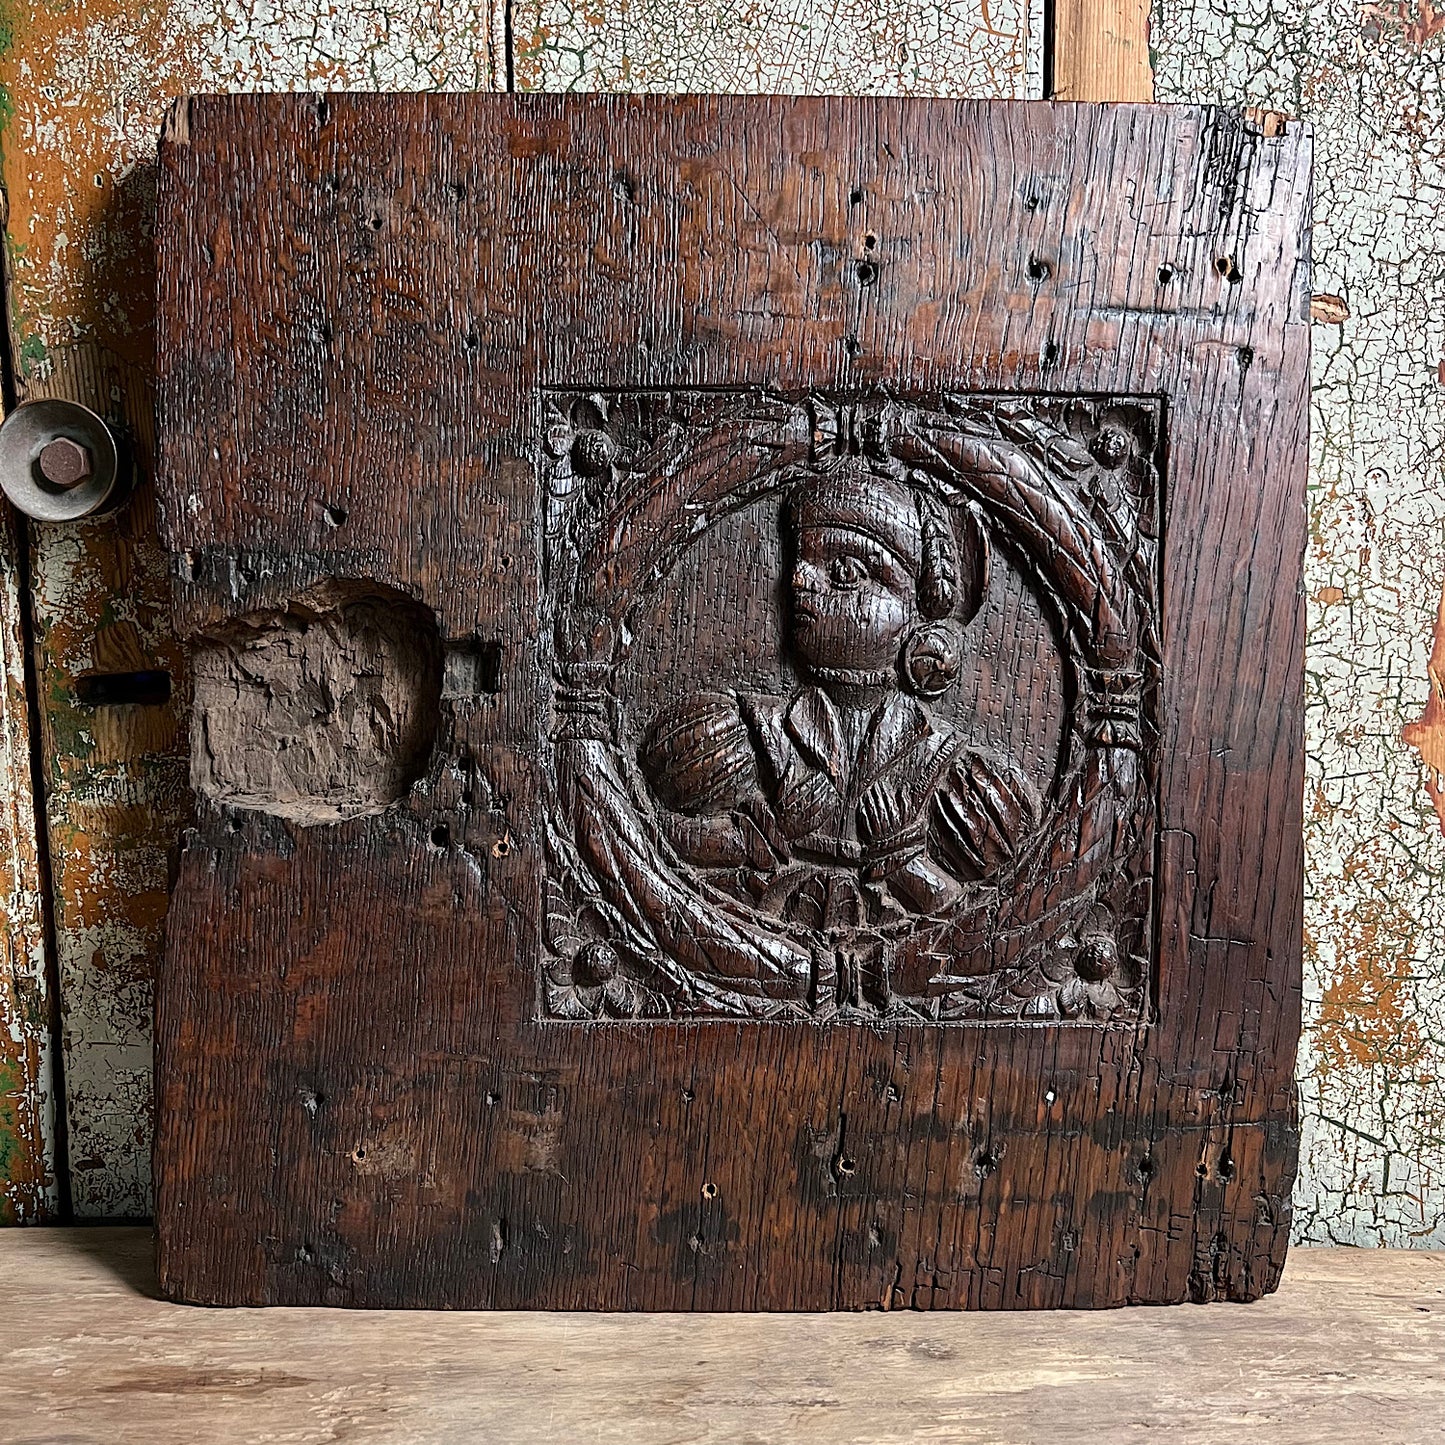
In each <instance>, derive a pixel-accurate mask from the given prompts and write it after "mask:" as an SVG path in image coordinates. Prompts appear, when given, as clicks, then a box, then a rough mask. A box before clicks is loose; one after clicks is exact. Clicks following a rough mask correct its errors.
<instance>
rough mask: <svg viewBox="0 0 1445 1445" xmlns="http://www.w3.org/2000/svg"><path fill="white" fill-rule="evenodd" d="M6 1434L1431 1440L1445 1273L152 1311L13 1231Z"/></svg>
mask: <svg viewBox="0 0 1445 1445" xmlns="http://www.w3.org/2000/svg"><path fill="white" fill-rule="evenodd" d="M0 1275H3V1278H4V1279H5V1281H6V1294H7V1301H8V1302H9V1303H10V1305H11V1308H12V1309H13V1310H14V1311H15V1312H16V1313H17V1315H18V1316H19V1317H21V1318H23V1319H25V1320H26V1322H27V1330H26V1332H25V1333H24V1334H23V1335H19V1336H14V1335H12V1336H9V1337H7V1338H6V1340H5V1341H4V1342H3V1343H0V1419H3V1420H4V1421H5V1426H6V1429H7V1431H8V1436H9V1438H12V1439H14V1440H15V1441H17V1442H32V1441H33V1442H39V1441H52V1440H65V1441H67V1442H74V1445H173V1442H174V1445H189V1442H191V1441H193V1440H208V1441H209V1440H243V1439H244V1440H270V1439H276V1440H284V1441H287V1442H291V1445H313V1442H314V1445H322V1442H329V1441H334V1440H337V1439H345V1440H355V1441H359V1442H365V1445H383V1442H384V1445H471V1442H473V1441H476V1440H479V1439H481V1440H505V1441H507V1442H509V1445H533V1442H537V1445H541V1442H551V1441H556V1440H568V1439H583V1440H599V1441H607V1442H612V1441H617V1442H624V1441H625V1442H635V1445H734V1442H737V1441H739V1440H748V1441H753V1442H757V1445H799V1442H802V1445H838V1442H856V1445H922V1442H930V1441H937V1442H950V1445H953V1442H973V1445H1073V1442H1076V1441H1077V1440H1078V1439H1079V1433H1080V1421H1087V1422H1088V1425H1087V1428H1088V1432H1089V1433H1090V1434H1091V1435H1093V1436H1095V1437H1096V1438H1098V1439H1100V1440H1106V1441H1109V1442H1110V1445H1114V1442H1116V1441H1117V1442H1122V1445H1136V1442H1149V1445H1319V1442H1320V1441H1323V1440H1332V1439H1339V1440H1346V1441H1355V1440H1365V1439H1368V1440H1372V1441H1378V1442H1380V1445H1433V1442H1438V1441H1439V1440H1440V1439H1441V1438H1442V1436H1445V1425H1442V1421H1445V1369H1442V1366H1445V1255H1442V1254H1438V1253H1437V1254H1426V1253H1423V1252H1416V1253H1409V1254H1407V1253H1404V1252H1401V1251H1391V1252H1382V1251H1379V1250H1344V1249H1339V1250H1326V1249H1299V1250H1294V1251H1292V1252H1291V1254H1290V1259H1289V1265H1288V1267H1287V1268H1286V1270H1285V1276H1284V1283H1283V1285H1282V1287H1281V1289H1280V1291H1279V1293H1278V1294H1277V1295H1275V1296H1273V1297H1271V1298H1270V1299H1268V1300H1265V1301H1262V1302H1261V1303H1258V1304H1255V1305H1251V1306H1250V1307H1249V1308H1247V1309H1209V1310H1172V1311H1167V1312H1161V1311H1158V1310H1147V1311H1146V1310H1131V1311H1112V1312H1108V1313H1095V1314H1087V1313H1080V1312H1073V1313H1067V1314H1060V1315H1056V1316H1054V1317H1052V1318H1051V1319H1050V1320H1049V1322H1048V1328H1047V1329H1040V1328H1039V1322H1038V1321H1037V1320H1036V1319H1030V1318H1027V1317H1021V1316H1016V1315H1015V1316H1007V1315H992V1316H980V1315H972V1316H958V1315H955V1316H951V1317H945V1316H939V1315H933V1316H928V1317H922V1316H918V1315H900V1314H891V1315H887V1316H884V1315H881V1314H872V1315H861V1316H859V1315H851V1316H850V1315H832V1316H804V1317H801V1318H799V1317H797V1316H779V1317H773V1318H769V1317H749V1318H746V1319H739V1318H737V1317H736V1316H726V1315H714V1316H697V1315H689V1316H677V1315H651V1316H636V1315H633V1316H626V1317H620V1316H615V1315H544V1314H529V1315H519V1314H514V1315H495V1314H492V1315H476V1314H471V1315H469V1314H458V1313H454V1312H453V1313H437V1314H424V1313H422V1314H419V1313H409V1314H395V1313H393V1314H385V1315H380V1314H366V1313H360V1312H351V1313H348V1314H338V1313H336V1312H334V1311H331V1312H327V1311H319V1310H269V1311H264V1312H261V1311H253V1310H224V1311H221V1310H217V1311H208V1312H199V1311H196V1310H193V1309H183V1308H178V1307H177V1306H175V1305H169V1304H164V1303H161V1302H159V1301H157V1300H156V1299H154V1298H152V1297H149V1296H150V1295H151V1292H152V1291H153V1288H154V1279H153V1275H152V1273H151V1241H150V1237H149V1235H148V1233H145V1232H142V1231H140V1230H118V1229H104V1230H95V1229H87V1230H67V1231H64V1232H63V1233H62V1232H61V1231H58V1230H27V1231H24V1232H23V1233H21V1232H18V1231H11V1232H10V1234H9V1235H8V1236H6V1237H5V1239H4V1240H3V1241H0Z"/></svg>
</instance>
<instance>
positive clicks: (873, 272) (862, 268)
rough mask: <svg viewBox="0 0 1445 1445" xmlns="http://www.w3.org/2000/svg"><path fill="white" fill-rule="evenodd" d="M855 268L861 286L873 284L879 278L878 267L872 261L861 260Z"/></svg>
mask: <svg viewBox="0 0 1445 1445" xmlns="http://www.w3.org/2000/svg"><path fill="white" fill-rule="evenodd" d="M853 269H854V271H855V272H856V273H857V276H858V284H859V285H860V286H871V285H873V283H874V282H875V281H877V279H878V267H877V265H876V264H875V263H874V262H872V261H859V262H858V264H857V265H856V266H855V267H854V268H853Z"/></svg>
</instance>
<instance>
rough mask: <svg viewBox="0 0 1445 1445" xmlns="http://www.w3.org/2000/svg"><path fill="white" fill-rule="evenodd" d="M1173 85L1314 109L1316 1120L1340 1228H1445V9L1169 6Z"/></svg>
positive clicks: (1310, 1234)
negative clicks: (1318, 311)
mask: <svg viewBox="0 0 1445 1445" xmlns="http://www.w3.org/2000/svg"><path fill="white" fill-rule="evenodd" d="M1152 36H1153V44H1154V47H1155V50H1156V54H1157V57H1158V66H1159V75H1158V85H1159V96H1160V99H1162V100H1170V101H1210V100H1229V101H1236V102H1237V101H1238V100H1240V99H1243V100H1245V101H1246V102H1247V103H1249V104H1252V105H1259V106H1268V107H1273V108H1275V109H1278V110H1283V111H1287V112H1288V113H1290V114H1291V115H1297V116H1300V117H1302V118H1303V119H1305V120H1307V121H1309V122H1310V123H1311V124H1312V125H1313V126H1314V128H1315V134H1316V144H1317V149H1318V158H1317V164H1316V170H1315V197H1316V204H1315V214H1316V221H1315V232H1314V235H1315V244H1314V282H1313V287H1314V290H1315V291H1316V292H1320V293H1324V294H1325V295H1328V296H1334V297H1337V298H1339V304H1338V305H1337V306H1335V308H1334V317H1335V321H1334V324H1333V325H1329V326H1316V327H1315V331H1314V336H1315V348H1314V357H1315V362H1314V381H1313V388H1312V392H1311V397H1312V412H1313V414H1312V419H1311V436H1312V463H1311V489H1310V497H1311V523H1310V544H1309V549H1308V552H1307V554H1306V568H1305V579H1306V594H1307V597H1308V608H1309V632H1308V642H1307V647H1306V657H1307V659H1308V676H1309V683H1308V689H1307V701H1308V708H1307V718H1308V730H1307V755H1308V758H1309V768H1308V782H1307V788H1306V798H1307V807H1306V811H1305V850H1306V853H1305V856H1306V870H1305V871H1306V879H1307V883H1308V886H1307V894H1306V903H1305V937H1306V943H1307V947H1306V954H1305V958H1306V980H1307V981H1306V1021H1305V1046H1304V1048H1303V1050H1302V1053H1301V1060H1300V1087H1301V1105H1302V1113H1303V1118H1304V1125H1305V1132H1304V1144H1303V1157H1302V1170H1301V1180H1300V1187H1299V1193H1298V1197H1297V1209H1296V1230H1297V1234H1298V1236H1299V1237H1300V1238H1303V1239H1306V1240H1310V1241H1315V1242H1319V1243H1332V1242H1340V1243H1362V1244H1363V1243H1370V1244H1391V1245H1417V1246H1430V1247H1440V1246H1442V1245H1445V1090H1442V1088H1441V1083H1440V1081H1441V1079H1442V1078H1445V1031H1442V1028H1441V1019H1442V1018H1445V886H1442V885H1445V791H1442V788H1441V775H1442V772H1445V687H1442V684H1445V607H1442V589H1445V330H1442V318H1445V207H1442V204H1441V196H1442V194H1445V90H1442V87H1441V83H1440V77H1441V67H1442V65H1445V10H1442V7H1441V6H1440V5H1439V4H1438V3H1434V4H1431V3H1429V0H1418V3H1417V0H1410V3H1407V4H1403V5H1367V6H1364V7H1362V8H1361V9H1360V10H1359V11H1358V12H1356V11H1354V10H1349V9H1340V8H1338V7H1333V6H1330V5H1325V4H1316V3H1311V4H1307V5H1303V6H1301V5H1297V4H1294V3H1283V0H1239V3H1232V4H1230V5H1229V6H1228V7H1224V8H1221V7H1218V6H1214V5H1210V4H1205V3H1194V0H1165V3H1161V4H1158V5H1156V7H1155V10H1154V18H1153V30H1152Z"/></svg>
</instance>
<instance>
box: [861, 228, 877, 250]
mask: <svg viewBox="0 0 1445 1445" xmlns="http://www.w3.org/2000/svg"><path fill="white" fill-rule="evenodd" d="M877 244H878V237H877V236H875V235H874V234H873V232H872V231H869V232H868V234H867V235H866V236H864V237H863V249H864V250H865V251H871V250H872V249H873V248H874V247H875V246H876V245H877Z"/></svg>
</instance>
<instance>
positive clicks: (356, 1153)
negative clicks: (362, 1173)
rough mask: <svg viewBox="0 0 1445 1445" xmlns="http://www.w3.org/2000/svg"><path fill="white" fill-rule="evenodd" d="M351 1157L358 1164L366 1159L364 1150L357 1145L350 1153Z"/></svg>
mask: <svg viewBox="0 0 1445 1445" xmlns="http://www.w3.org/2000/svg"><path fill="white" fill-rule="evenodd" d="M351 1157H352V1158H353V1159H354V1160H355V1161H356V1162H357V1163H358V1164H360V1163H361V1161H362V1160H363V1159H365V1158H366V1149H365V1148H364V1147H363V1146H362V1145H360V1144H358V1145H357V1146H356V1148H355V1149H353V1150H352V1151H351Z"/></svg>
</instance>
